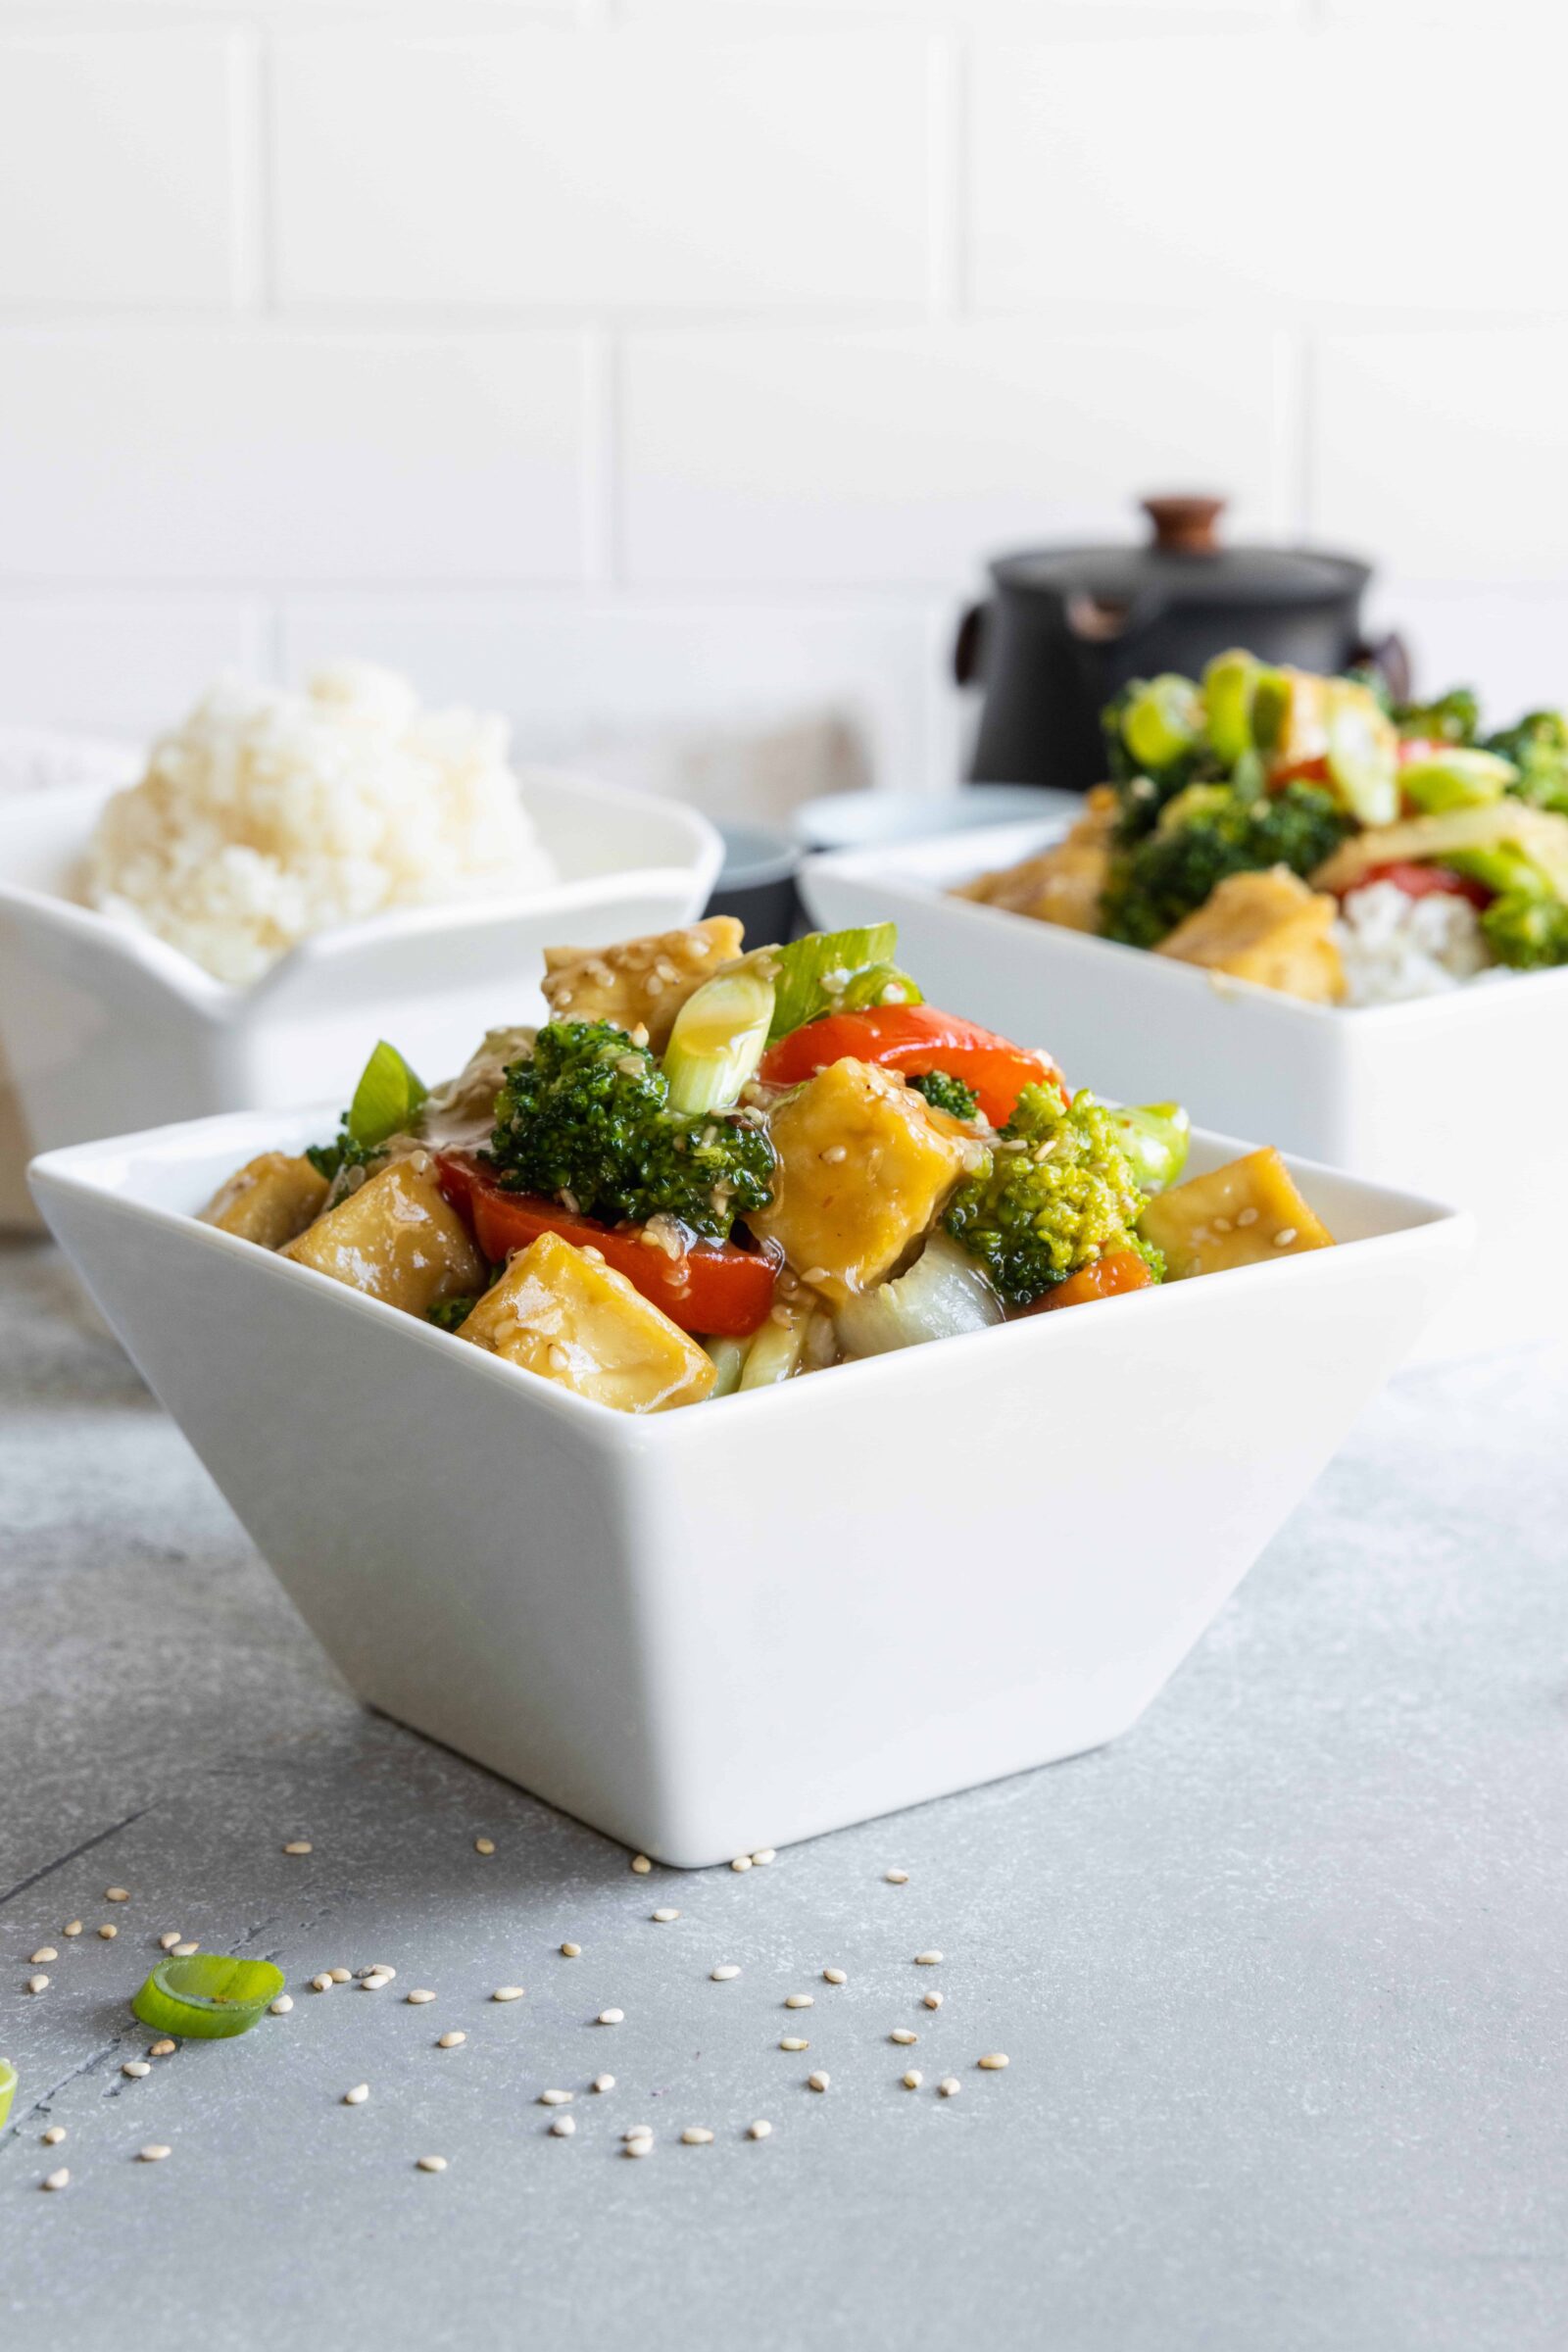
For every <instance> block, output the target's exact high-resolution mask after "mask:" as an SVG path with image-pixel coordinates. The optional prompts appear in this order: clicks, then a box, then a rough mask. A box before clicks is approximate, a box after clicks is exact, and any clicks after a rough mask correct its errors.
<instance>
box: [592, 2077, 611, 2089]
mask: <svg viewBox="0 0 1568 2352" xmlns="http://www.w3.org/2000/svg"><path fill="white" fill-rule="evenodd" d="M588 2087H589V2089H590V2090H599V2091H605V2090H613V2089H614V2087H615V2078H614V2076H613V2075H595V2077H594V2079H593V2081H592V2082H590V2083H589V2085H588Z"/></svg>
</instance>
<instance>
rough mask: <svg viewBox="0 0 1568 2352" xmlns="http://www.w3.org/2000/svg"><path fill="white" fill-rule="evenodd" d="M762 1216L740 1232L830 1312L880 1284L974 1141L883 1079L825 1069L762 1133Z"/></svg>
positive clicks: (867, 1070)
mask: <svg viewBox="0 0 1568 2352" xmlns="http://www.w3.org/2000/svg"><path fill="white" fill-rule="evenodd" d="M768 1132H769V1134H770V1135H771V1137H772V1140H773V1149H774V1151H775V1152H777V1154H778V1170H777V1173H776V1175H775V1178H774V1185H773V1200H772V1204H771V1206H770V1207H768V1208H766V1209H764V1210H762V1211H761V1213H760V1214H758V1215H751V1216H749V1217H748V1218H747V1223H748V1224H749V1225H750V1226H751V1227H752V1229H753V1231H754V1232H756V1233H758V1234H760V1235H761V1236H762V1237H763V1238H764V1239H765V1240H768V1241H773V1242H777V1243H778V1244H779V1245H780V1247H781V1248H782V1250H783V1251H784V1254H785V1256H786V1258H787V1259H788V1260H789V1263H790V1265H791V1266H792V1267H793V1268H794V1270H795V1272H796V1273H797V1274H799V1275H801V1276H802V1277H803V1279H804V1280H805V1281H807V1282H809V1284H810V1285H811V1287H812V1288H813V1289H814V1290H817V1291H819V1292H820V1293H821V1294H822V1296H823V1297H824V1298H826V1299H830V1300H832V1301H834V1302H835V1303H838V1302H842V1301H843V1300H844V1299H847V1298H849V1297H850V1296H852V1295H853V1294H854V1293H855V1292H857V1291H863V1290H867V1289H869V1288H870V1286H871V1285H872V1284H873V1283H875V1282H880V1280H881V1279H882V1277H883V1275H884V1274H886V1273H887V1272H888V1271H889V1270H890V1269H891V1268H892V1267H893V1266H895V1265H896V1264H897V1263H898V1260H899V1259H900V1258H901V1257H902V1256H903V1255H904V1252H905V1251H906V1250H907V1249H908V1247H909V1246H910V1244H911V1243H913V1242H915V1241H918V1240H919V1238H920V1236H921V1235H922V1234H924V1233H926V1232H928V1231H929V1230H930V1227H931V1226H932V1224H933V1223H934V1222H935V1220H936V1217H937V1214H938V1212H939V1210H940V1209H941V1207H942V1205H943V1203H944V1201H946V1200H947V1197H948V1195H949V1193H950V1192H951V1191H952V1190H953V1187H954V1185H955V1184H956V1182H957V1180H958V1178H959V1177H960V1176H962V1175H964V1174H966V1173H967V1172H968V1170H969V1169H970V1168H971V1167H972V1166H973V1165H974V1162H975V1158H976V1155H977V1147H976V1143H975V1139H974V1137H973V1135H972V1134H971V1133H970V1132H969V1131H968V1130H967V1129H965V1128H963V1127H960V1126H959V1124H958V1122H957V1121H956V1119H950V1118H949V1117H947V1115H946V1114H945V1113H944V1112H942V1111H934V1110H932V1109H931V1108H930V1106H929V1104H928V1103H926V1101H925V1099H924V1097H923V1096H921V1095H918V1094H916V1093H915V1091H914V1089H913V1088H912V1087H911V1086H908V1085H907V1084H906V1082H905V1080H904V1079H903V1078H901V1077H899V1076H897V1075H896V1073H894V1072H893V1071H891V1070H882V1069H877V1068H874V1067H873V1066H872V1065H871V1064H869V1063H867V1062H863V1061H835V1062H830V1063H829V1065H828V1067H827V1068H826V1069H825V1070H818V1072H817V1074H816V1076H815V1077H814V1078H810V1079H808V1081H807V1083H806V1084H805V1086H803V1087H802V1088H801V1090H800V1092H799V1094H796V1095H792V1096H790V1097H789V1098H788V1099H787V1100H786V1101H785V1102H783V1103H780V1105H779V1107H778V1109H777V1110H776V1111H775V1112H774V1114H773V1117H772V1120H771V1121H770V1123H769V1129H768Z"/></svg>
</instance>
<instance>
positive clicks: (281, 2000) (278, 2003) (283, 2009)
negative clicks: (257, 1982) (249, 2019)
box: [268, 1992, 294, 2017]
mask: <svg viewBox="0 0 1568 2352" xmlns="http://www.w3.org/2000/svg"><path fill="white" fill-rule="evenodd" d="M268 2006H269V2008H270V2011H271V2013H272V2015H273V2017H287V2015H288V2013H289V2011H290V2010H291V2009H292V2008H293V2006H294V1997H293V1995H292V1993H287V1992H280V1993H279V1994H278V1996H277V1998H276V2000H275V2001H270V2002H269V2003H268Z"/></svg>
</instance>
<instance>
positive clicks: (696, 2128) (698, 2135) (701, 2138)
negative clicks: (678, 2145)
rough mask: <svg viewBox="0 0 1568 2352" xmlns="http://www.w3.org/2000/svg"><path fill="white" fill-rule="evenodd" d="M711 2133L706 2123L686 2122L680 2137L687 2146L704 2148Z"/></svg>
mask: <svg viewBox="0 0 1568 2352" xmlns="http://www.w3.org/2000/svg"><path fill="white" fill-rule="evenodd" d="M712 2136H713V2134H712V2133H711V2131H709V2129H708V2127H707V2126H706V2124H688V2125H687V2127H686V2129H685V2131H683V2132H682V2133H681V2139H682V2141H683V2142H684V2144H685V2145H686V2146H687V2147H688V2148H706V2147H707V2145H708V2143H709V2141H710V2140H711V2138H712Z"/></svg>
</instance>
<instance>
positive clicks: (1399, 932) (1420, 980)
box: [1335, 882, 1495, 1005]
mask: <svg viewBox="0 0 1568 2352" xmlns="http://www.w3.org/2000/svg"><path fill="white" fill-rule="evenodd" d="M1335 941H1336V944H1337V945H1338V948H1339V951H1340V960H1341V962H1342V963H1343V964H1344V966H1345V986H1346V995H1345V1002H1346V1003H1347V1004H1348V1005H1403V1004H1407V1003H1408V1002H1409V1001H1410V1000H1411V999H1412V998H1414V997H1435V996H1441V995H1442V994H1443V993H1444V991H1445V990H1446V989H1450V988H1462V987H1463V985H1464V983H1465V982H1466V981H1467V980H1473V979H1475V978H1476V976H1477V974H1478V973H1481V972H1485V971H1490V970H1494V969H1495V966H1494V965H1493V962H1492V957H1491V956H1490V955H1489V954H1488V952H1487V944H1486V940H1485V937H1484V935H1483V933H1482V930H1481V925H1480V923H1479V921H1478V920H1477V917H1476V910H1475V908H1474V907H1472V906H1471V904H1470V902H1469V900H1468V899H1462V898H1459V897H1458V896H1457V895H1456V894H1455V893H1453V892H1451V891H1429V892H1428V894H1427V896H1426V897H1425V898H1421V899H1412V898H1411V897H1410V895H1409V893H1408V892H1407V891H1403V890H1400V889H1399V888H1398V886H1397V883H1394V882H1369V883H1368V884H1367V885H1366V887H1365V889H1364V890H1352V891H1350V892H1348V894H1347V896H1346V898H1345V900H1344V901H1343V903H1342V905H1341V907H1340V919H1339V921H1338V923H1337V924H1336V925H1335Z"/></svg>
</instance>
